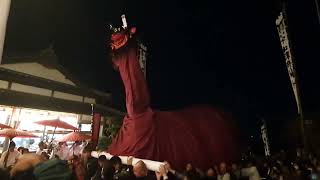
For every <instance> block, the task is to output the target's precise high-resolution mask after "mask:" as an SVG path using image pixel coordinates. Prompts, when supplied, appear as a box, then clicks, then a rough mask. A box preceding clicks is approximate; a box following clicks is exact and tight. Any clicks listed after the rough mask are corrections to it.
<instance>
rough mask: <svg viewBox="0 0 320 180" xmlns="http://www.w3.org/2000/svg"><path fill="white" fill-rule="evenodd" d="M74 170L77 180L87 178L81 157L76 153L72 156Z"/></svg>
mask: <svg viewBox="0 0 320 180" xmlns="http://www.w3.org/2000/svg"><path fill="white" fill-rule="evenodd" d="M71 165H72V172H73V174H74V175H75V177H76V180H85V174H86V170H85V168H84V167H83V165H82V163H81V159H80V158H79V157H78V156H76V155H74V156H73V157H72V158H71Z"/></svg>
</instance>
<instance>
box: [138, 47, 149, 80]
mask: <svg viewBox="0 0 320 180" xmlns="http://www.w3.org/2000/svg"><path fill="white" fill-rule="evenodd" d="M138 51H139V52H138V53H139V64H140V68H141V70H142V72H143V74H144V77H145V78H146V75H147V47H146V46H145V45H143V44H142V43H139V44H138Z"/></svg>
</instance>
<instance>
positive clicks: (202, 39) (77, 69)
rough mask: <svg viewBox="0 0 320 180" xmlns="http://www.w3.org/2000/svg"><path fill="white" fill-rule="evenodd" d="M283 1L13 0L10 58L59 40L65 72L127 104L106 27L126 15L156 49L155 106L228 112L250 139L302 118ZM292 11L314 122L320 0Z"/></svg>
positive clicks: (151, 64)
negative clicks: (285, 41)
mask: <svg viewBox="0 0 320 180" xmlns="http://www.w3.org/2000/svg"><path fill="white" fill-rule="evenodd" d="M278 4H279V3H278V1H276V0H273V1H270V0H263V1H256V0H244V1H238V0H229V1H212V0H203V1H191V2H188V1H182V0H179V1H172V0H170V1H169V0H162V1H147V0H140V1H132V0H131V1H130V0H105V1H102V0H101V1H84V0H68V1H66V0H45V1H44V0H28V1H18V0H13V1H12V9H11V13H10V18H9V25H8V36H7V39H6V46H5V53H7V54H9V53H13V54H14V53H19V52H36V51H39V50H40V49H43V48H45V47H48V46H49V44H50V43H51V44H53V46H54V49H55V51H56V53H57V55H58V57H59V62H60V63H61V64H62V65H64V66H65V67H66V68H67V69H68V70H69V71H70V72H71V73H73V74H74V75H75V76H76V77H77V78H78V79H79V80H81V81H82V82H84V83H85V84H87V85H89V86H90V87H93V88H98V89H100V90H103V91H108V92H112V94H113V96H114V102H115V105H116V106H117V107H123V104H124V94H123V87H122V83H121V80H120V77H119V75H118V73H117V72H115V71H113V69H112V67H111V65H110V58H109V56H108V49H107V48H106V47H107V39H108V35H109V33H108V32H107V29H108V28H107V27H108V24H109V23H110V22H111V23H113V24H116V25H118V24H119V23H120V15H121V14H122V13H125V14H126V15H127V18H128V22H129V25H130V24H131V25H135V26H137V28H138V33H139V36H140V37H141V38H142V40H143V41H144V42H145V43H146V44H147V46H148V49H149V51H148V52H149V57H148V65H147V70H148V71H147V73H148V75H147V76H148V77H147V78H148V83H149V86H150V91H151V98H152V105H153V106H154V107H155V108H158V109H164V110H165V109H176V108H180V107H184V106H187V105H191V104H197V103H205V104H212V105H215V106H219V107H224V108H225V109H226V111H230V112H233V113H234V116H235V117H236V118H237V119H239V121H240V122H241V124H242V125H243V126H244V127H246V129H245V131H247V132H248V133H251V132H254V131H255V130H257V125H258V118H260V117H265V118H266V119H267V120H268V121H269V122H270V124H271V126H273V127H274V128H276V127H279V126H278V123H281V122H282V121H284V120H285V119H292V118H294V117H295V115H296V108H295V101H294V96H293V92H292V89H291V85H290V81H289V78H288V75H287V70H286V66H285V63H284V59H283V56H282V51H281V48H280V42H279V39H278V35H277V33H276V27H275V17H276V14H277V12H278V7H279V6H278ZM288 13H289V26H290V27H289V28H290V33H291V36H292V43H293V48H294V55H295V57H296V61H297V71H298V75H299V76H300V80H301V91H302V101H303V107H304V110H305V111H306V114H307V116H309V114H312V113H313V112H316V111H319V110H320V103H319V102H320V95H319V92H320V85H319V83H318V82H319V80H318V78H319V77H320V76H319V75H318V72H319V71H318V67H319V65H320V63H319V60H320V57H319V50H320V48H319V42H320V41H319V32H320V31H319V24H317V23H318V21H317V16H316V10H315V5H314V1H313V0H304V1H299V0H290V1H289V3H288ZM310 116H311V115H310ZM318 117H319V116H318ZM308 118H309V117H308ZM310 118H311V117H310ZM253 129H255V130H253Z"/></svg>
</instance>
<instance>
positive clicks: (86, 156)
mask: <svg viewBox="0 0 320 180" xmlns="http://www.w3.org/2000/svg"><path fill="white" fill-rule="evenodd" d="M92 151H93V147H92V145H91V144H88V145H87V146H86V147H85V148H84V149H83V151H82V156H81V157H82V159H83V164H84V168H85V170H86V175H85V180H91V178H92V177H94V176H95V173H96V171H97V169H98V166H99V165H98V160H97V159H96V158H94V157H92V156H91V152H92Z"/></svg>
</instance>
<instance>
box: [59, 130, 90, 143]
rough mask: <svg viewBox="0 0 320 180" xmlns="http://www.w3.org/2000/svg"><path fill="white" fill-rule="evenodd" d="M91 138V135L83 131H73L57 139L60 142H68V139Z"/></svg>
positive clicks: (82, 139)
mask: <svg viewBox="0 0 320 180" xmlns="http://www.w3.org/2000/svg"><path fill="white" fill-rule="evenodd" d="M88 139H91V136H89V135H86V134H84V133H81V132H71V133H69V134H66V135H64V136H63V137H62V138H59V139H57V141H58V142H66V141H85V140H88Z"/></svg>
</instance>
